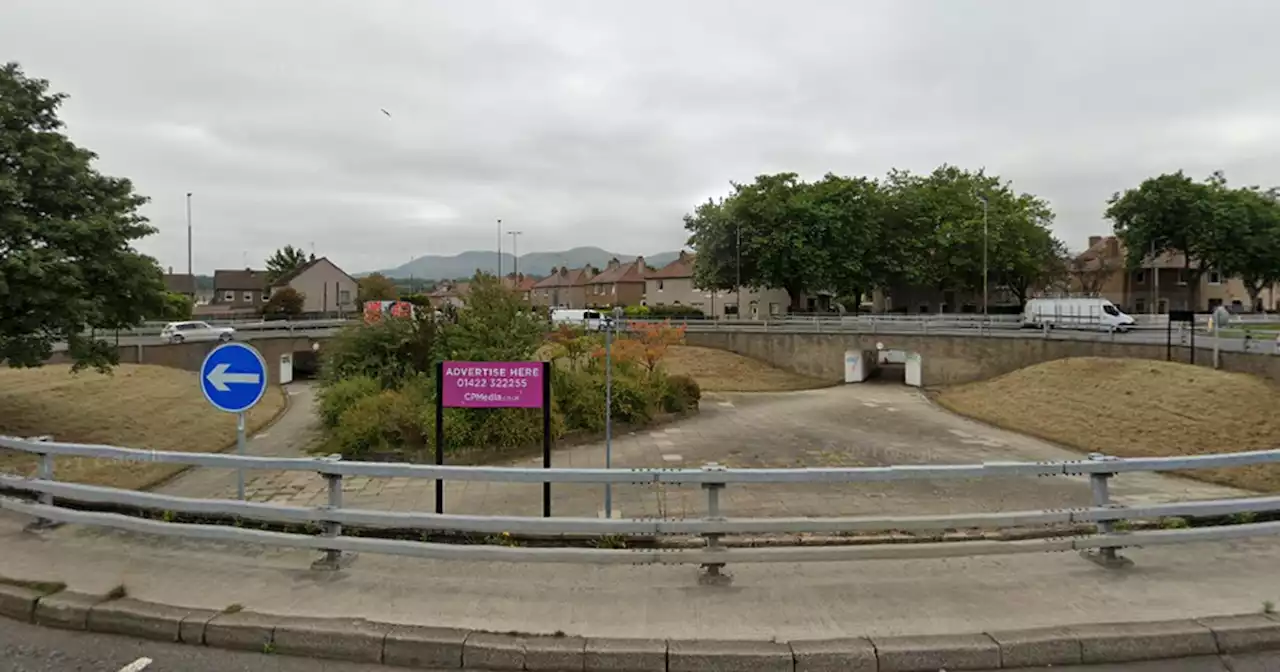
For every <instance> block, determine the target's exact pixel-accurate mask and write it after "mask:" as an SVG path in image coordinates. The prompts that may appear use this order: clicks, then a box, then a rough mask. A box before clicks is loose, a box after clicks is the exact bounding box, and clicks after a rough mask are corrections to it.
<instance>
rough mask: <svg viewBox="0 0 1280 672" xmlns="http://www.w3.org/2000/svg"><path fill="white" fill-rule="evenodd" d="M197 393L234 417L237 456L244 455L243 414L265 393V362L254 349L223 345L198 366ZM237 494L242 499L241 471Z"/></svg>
mask: <svg viewBox="0 0 1280 672" xmlns="http://www.w3.org/2000/svg"><path fill="white" fill-rule="evenodd" d="M200 391H201V392H203V393H204V398H205V399H207V400H208V401H209V403H210V404H212V405H213V407H214V408H216V409H218V410H220V411H225V412H227V413H235V414H236V454H238V455H244V452H245V439H244V433H245V428H244V424H245V423H244V414H245V411H248V410H249V409H250V408H253V407H254V406H255V405H256V404H257V403H258V402H259V401H261V400H262V395H263V394H265V393H266V391H267V362H266V360H264V359H262V354H261V353H259V352H258V351H257V350H256V349H255V348H254V347H253V346H251V345H247V344H245V343H234V342H232V343H224V344H222V345H219V346H218V347H216V348H214V349H213V350H210V351H209V354H208V355H206V356H205V358H204V363H203V364H201V365H200ZM236 494H237V496H239V498H240V499H244V469H237V470H236Z"/></svg>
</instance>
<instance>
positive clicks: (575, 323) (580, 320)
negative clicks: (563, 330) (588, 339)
mask: <svg viewBox="0 0 1280 672" xmlns="http://www.w3.org/2000/svg"><path fill="white" fill-rule="evenodd" d="M551 324H553V325H555V326H559V325H562V324H567V325H569V326H571V327H585V328H586V329H587V331H600V330H601V329H604V326H605V317H604V316H603V315H601V314H600V311H598V310H582V309H580V308H556V309H554V310H552V311H551Z"/></svg>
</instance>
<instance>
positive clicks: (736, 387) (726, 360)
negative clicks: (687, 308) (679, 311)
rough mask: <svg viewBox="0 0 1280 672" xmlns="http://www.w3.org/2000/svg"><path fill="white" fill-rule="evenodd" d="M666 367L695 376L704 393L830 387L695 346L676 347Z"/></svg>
mask: <svg viewBox="0 0 1280 672" xmlns="http://www.w3.org/2000/svg"><path fill="white" fill-rule="evenodd" d="M662 364H663V366H664V367H666V369H667V372H668V373H672V374H681V373H682V374H685V375H687V376H691V377H692V378H693V379H694V380H696V381H698V386H699V387H701V388H702V390H703V391H704V392H781V391H786V390H809V389H813V388H815V387H825V386H827V385H828V383H824V382H822V381H821V380H818V379H816V378H809V377H806V376H801V375H798V374H794V373H790V372H788V371H783V370H782V369H777V368H774V367H772V366H770V365H768V364H766V363H764V362H762V361H760V360H758V359H752V358H750V357H743V356H742V355H738V354H734V353H732V352H729V351H728V350H717V349H715V348H702V347H698V346H694V345H676V346H672V347H671V348H670V349H669V350H667V356H666V357H664V358H663V360H662Z"/></svg>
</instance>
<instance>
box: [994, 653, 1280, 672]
mask: <svg viewBox="0 0 1280 672" xmlns="http://www.w3.org/2000/svg"><path fill="white" fill-rule="evenodd" d="M1271 665H1272V666H1271V667H1258V668H1253V669H1248V670H1246V669H1237V668H1231V667H1228V666H1227V663H1226V662H1224V661H1223V659H1221V658H1219V657H1218V656H1197V657H1195V658H1183V659H1181V660H1148V661H1145V662H1132V663H1113V664H1102V665H1071V666H1068V667H1055V668H1052V670H1053V672H1276V671H1277V670H1280V667H1276V666H1275V661H1273V662H1272V663H1271ZM984 672H996V670H995V669H991V670H986V671H984ZM1000 672H1046V668H1043V667H1018V668H1003V669H1001V670H1000Z"/></svg>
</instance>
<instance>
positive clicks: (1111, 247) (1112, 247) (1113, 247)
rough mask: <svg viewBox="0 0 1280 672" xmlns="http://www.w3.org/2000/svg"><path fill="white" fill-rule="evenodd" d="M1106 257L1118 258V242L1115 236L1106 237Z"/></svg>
mask: <svg viewBox="0 0 1280 672" xmlns="http://www.w3.org/2000/svg"><path fill="white" fill-rule="evenodd" d="M1107 256H1108V257H1118V256H1120V240H1119V239H1117V238H1116V237H1115V236H1107Z"/></svg>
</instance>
